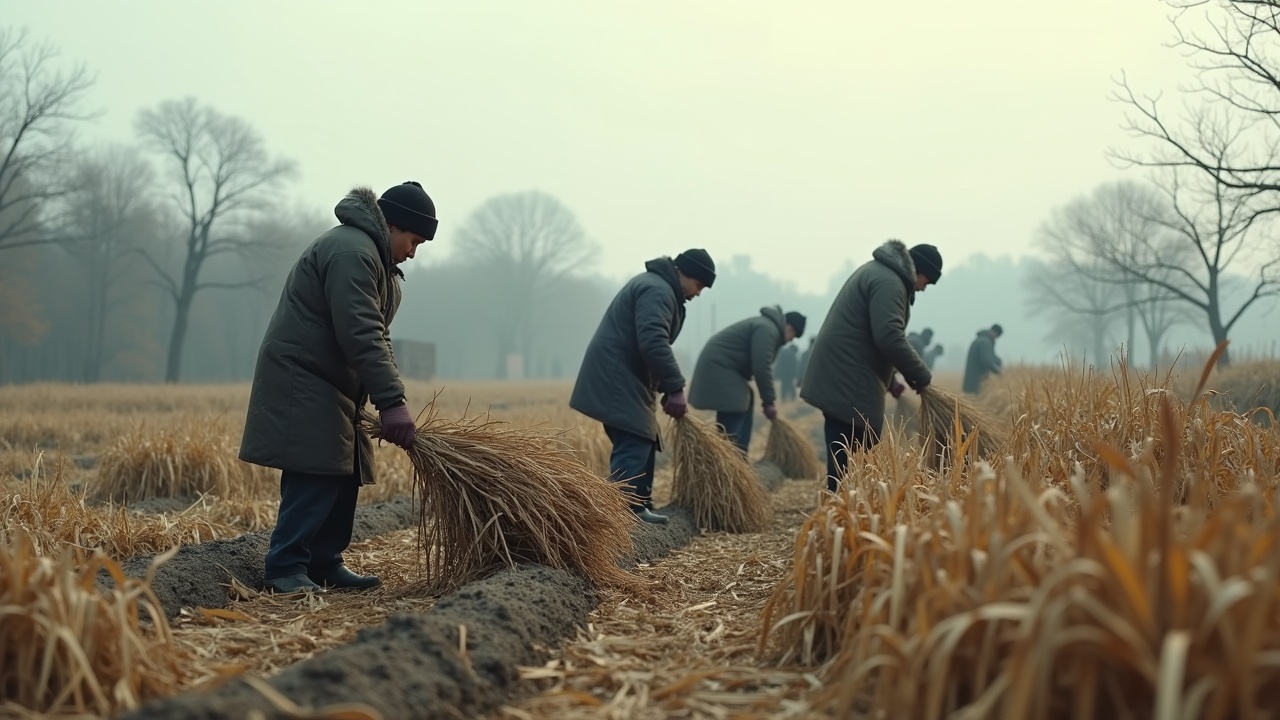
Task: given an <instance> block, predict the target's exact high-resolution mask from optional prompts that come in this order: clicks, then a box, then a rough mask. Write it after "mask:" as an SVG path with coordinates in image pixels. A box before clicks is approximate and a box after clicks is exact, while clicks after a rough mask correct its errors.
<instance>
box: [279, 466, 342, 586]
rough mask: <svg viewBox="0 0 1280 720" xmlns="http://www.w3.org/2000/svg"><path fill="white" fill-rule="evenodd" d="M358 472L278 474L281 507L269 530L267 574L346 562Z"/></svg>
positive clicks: (319, 570)
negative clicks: (273, 526) (349, 473)
mask: <svg viewBox="0 0 1280 720" xmlns="http://www.w3.org/2000/svg"><path fill="white" fill-rule="evenodd" d="M359 495H360V473H359V471H356V472H354V473H352V474H351V475H316V474H313V473H301V472H291V471H289V470H286V471H284V472H283V473H282V474H281V475H280V512H279V514H277V516H276V527H275V529H274V530H272V531H271V545H270V547H268V549H267V561H266V568H265V570H266V571H265V573H264V575H265V576H266V579H268V580H270V579H272V578H280V577H288V576H290V575H298V574H300V573H309V574H311V575H315V576H319V575H323V574H324V573H325V572H327V571H329V570H331V569H333V568H334V567H337V566H338V565H341V564H342V552H343V551H344V550H346V549H347V546H349V545H350V544H351V530H352V527H353V526H354V525H355V520H356V500H357V498H358V497H359Z"/></svg>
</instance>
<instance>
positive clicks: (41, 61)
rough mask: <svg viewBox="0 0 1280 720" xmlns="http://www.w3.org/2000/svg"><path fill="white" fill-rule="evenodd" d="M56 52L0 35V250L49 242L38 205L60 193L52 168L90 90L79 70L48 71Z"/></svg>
mask: <svg viewBox="0 0 1280 720" xmlns="http://www.w3.org/2000/svg"><path fill="white" fill-rule="evenodd" d="M57 58H58V51H57V49H56V48H54V47H53V46H52V45H50V44H48V43H37V42H35V41H34V40H32V39H31V37H30V35H29V34H28V32H27V31H26V30H25V29H23V30H16V29H13V28H6V29H3V30H0V216H2V217H3V218H4V219H3V220H2V221H0V251H4V250H12V249H14V248H19V247H26V246H30V245H37V244H40V243H46V242H52V241H55V240H57V239H58V238H57V233H56V232H54V231H51V230H50V229H49V228H46V227H44V226H43V224H42V223H41V212H42V211H43V210H44V209H45V205H46V204H47V203H48V202H49V201H51V200H53V199H55V198H57V197H58V196H59V195H60V194H62V193H63V192H65V189H66V186H65V183H62V182H60V181H59V178H58V174H59V169H60V167H61V166H62V164H63V163H64V162H65V160H66V158H67V155H68V150H69V147H70V144H71V141H72V139H73V135H72V127H73V126H74V125H75V123H76V122H78V121H81V120H87V119H89V118H90V117H92V116H93V115H94V113H92V112H88V111H86V110H84V109H83V108H82V107H81V102H82V100H83V98H84V95H85V92H86V91H88V89H89V88H90V87H92V86H93V78H92V77H90V75H89V72H88V70H87V69H86V68H85V67H84V65H76V66H74V67H72V68H70V69H60V68H58V67H55V65H56V61H57Z"/></svg>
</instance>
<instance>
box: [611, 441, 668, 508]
mask: <svg viewBox="0 0 1280 720" xmlns="http://www.w3.org/2000/svg"><path fill="white" fill-rule="evenodd" d="M604 433H605V435H608V436H609V442H611V443H613V451H612V452H610V453H609V479H610V480H620V479H623V480H626V481H627V484H628V485H629V486H630V487H631V493H632V494H633V495H635V497H636V499H635V500H633V501H632V504H633V505H636V506H637V507H639V506H640V505H643V506H644V507H647V508H649V509H650V510H652V509H653V465H654V462H655V461H656V460H657V456H658V443H657V442H656V441H655V440H653V439H651V438H648V437H645V436H643V435H636V434H635V433H631V432H627V431H626V430H620V429H618V428H616V427H612V426H610V425H605V426H604ZM637 503H638V505H637Z"/></svg>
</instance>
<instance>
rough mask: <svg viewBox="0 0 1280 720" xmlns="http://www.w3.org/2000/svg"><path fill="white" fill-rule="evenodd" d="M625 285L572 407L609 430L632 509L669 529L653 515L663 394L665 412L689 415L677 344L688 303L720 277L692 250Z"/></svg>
mask: <svg viewBox="0 0 1280 720" xmlns="http://www.w3.org/2000/svg"><path fill="white" fill-rule="evenodd" d="M644 268H645V271H644V272H642V273H640V274H639V275H636V276H635V277H633V278H631V279H630V280H628V281H627V283H626V284H625V285H623V286H622V289H621V290H619V291H618V294H617V295H616V296H615V297H614V298H613V301H612V302H610V303H609V307H608V308H607V309H605V311H604V317H603V318H601V320H600V325H599V326H598V327H596V332H595V335H593V336H592V337H591V342H590V343H589V344H588V345H587V352H586V355H585V356H584V357H583V359H582V368H581V369H580V370H579V371H578V379H577V380H576V381H575V382H574V385H573V395H572V396H570V398H569V407H571V408H573V409H574V410H577V411H578V412H580V413H582V414H583V415H586V416H587V417H589V418H591V419H593V420H596V421H598V422H600V423H602V424H603V425H604V431H605V434H606V435H608V436H609V441H610V442H611V443H613V451H612V452H611V453H610V455H609V474H610V477H611V478H612V479H613V480H619V479H625V480H627V481H628V484H629V485H630V493H631V495H632V498H631V500H632V504H631V509H632V511H633V512H635V513H636V515H637V516H638V517H639V518H640V519H641V520H644V521H645V522H649V523H665V522H667V516H666V515H661V514H658V513H655V512H654V511H653V498H652V495H653V466H654V461H655V459H656V454H657V451H658V445H659V442H660V439H659V428H658V419H657V418H656V417H655V416H654V410H655V407H654V405H655V402H656V398H657V393H662V410H663V412H665V413H666V414H667V415H670V416H671V417H673V418H681V417H684V416H685V414H686V413H687V412H688V410H689V407H688V403H687V401H686V400H685V395H684V386H685V381H684V376H683V375H682V374H681V373H680V366H679V365H678V364H677V363H676V357H675V353H673V352H672V350H671V344H672V343H674V342H675V341H676V337H678V336H679V335H680V329H681V328H682V327H683V326H684V318H685V303H686V302H688V301H689V300H692V299H693V298H696V297H698V295H699V294H701V293H702V291H703V289H704V288H709V287H711V285H712V283H714V282H715V279H716V266H715V263H714V262H712V260H711V255H709V254H708V253H707V251H706V250H702V249H700V248H695V249H691V250H686V251H684V252H682V253H680V254H679V255H677V256H676V258H675V259H674V260H672V259H671V258H669V257H661V258H657V259H654V260H650V261H648V262H646V263H645V264H644Z"/></svg>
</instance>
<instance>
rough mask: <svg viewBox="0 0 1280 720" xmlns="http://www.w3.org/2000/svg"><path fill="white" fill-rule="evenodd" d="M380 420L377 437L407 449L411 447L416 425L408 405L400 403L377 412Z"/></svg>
mask: <svg viewBox="0 0 1280 720" xmlns="http://www.w3.org/2000/svg"><path fill="white" fill-rule="evenodd" d="M378 415H379V417H380V418H381V420H382V433H381V434H380V435H378V437H380V438H382V439H383V440H386V441H387V442H389V443H393V444H395V445H399V446H400V447H402V448H404V449H405V450H408V449H409V448H411V447H413V433H414V431H415V430H417V429H418V428H417V425H416V424H415V423H414V422H413V416H412V415H410V414H409V406H408V405H406V404H405V403H400V404H399V405H396V406H395V407H389V408H387V409H386V410H383V411H381V412H379V413H378Z"/></svg>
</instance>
